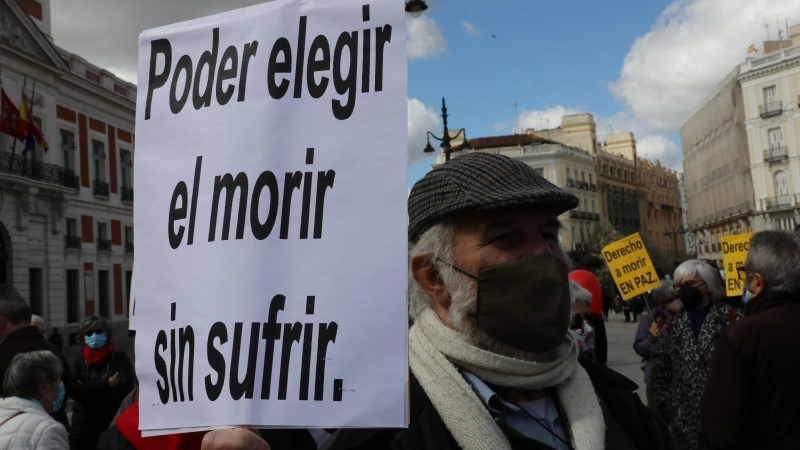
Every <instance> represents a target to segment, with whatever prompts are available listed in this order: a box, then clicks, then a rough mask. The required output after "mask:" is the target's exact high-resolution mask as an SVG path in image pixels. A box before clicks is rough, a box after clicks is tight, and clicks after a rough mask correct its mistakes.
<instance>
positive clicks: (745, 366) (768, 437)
mask: <svg viewBox="0 0 800 450" xmlns="http://www.w3.org/2000/svg"><path fill="white" fill-rule="evenodd" d="M739 270H740V272H739V273H740V279H741V280H742V284H743V285H744V287H745V289H746V294H745V299H746V304H745V307H744V314H745V317H744V318H743V319H742V320H739V321H737V322H736V323H735V324H734V325H732V326H731V327H729V328H728V329H726V330H725V331H723V332H722V333H721V334H720V336H719V339H718V340H717V343H716V346H715V349H714V353H713V356H712V357H711V364H710V365H711V367H710V370H709V373H708V378H707V379H706V385H705V390H704V391H703V396H702V399H701V401H700V448H701V449H756V448H763V449H778V450H780V449H797V448H800V427H798V424H800V390H798V389H797V374H798V373H800V345H798V342H800V329H798V328H797V319H798V318H800V236H798V235H797V234H796V233H792V232H789V231H762V232H759V233H756V234H755V235H753V238H752V239H751V240H750V251H749V252H748V254H747V259H746V260H745V263H744V267H742V268H740V269H739Z"/></svg>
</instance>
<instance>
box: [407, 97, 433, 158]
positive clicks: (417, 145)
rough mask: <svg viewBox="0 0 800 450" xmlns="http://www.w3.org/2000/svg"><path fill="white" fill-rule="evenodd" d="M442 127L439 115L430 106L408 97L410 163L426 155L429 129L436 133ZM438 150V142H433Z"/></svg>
mask: <svg viewBox="0 0 800 450" xmlns="http://www.w3.org/2000/svg"><path fill="white" fill-rule="evenodd" d="M440 129H441V126H440V125H439V116H438V115H437V114H436V111H434V109H433V108H432V107H430V106H425V104H424V103H422V102H421V101H419V100H417V99H415V98H409V99H408V165H409V166H410V165H411V164H413V163H415V162H417V161H419V160H421V159H422V158H424V157H425V156H426V155H425V154H424V153H423V152H422V150H423V149H425V144H426V143H427V139H426V135H427V132H428V131H431V132H434V133H436V132H437V131H438V130H440ZM431 145H433V147H434V148H435V149H436V150H437V151H438V149H439V147H438V146H437V145H436V143H432V144H431Z"/></svg>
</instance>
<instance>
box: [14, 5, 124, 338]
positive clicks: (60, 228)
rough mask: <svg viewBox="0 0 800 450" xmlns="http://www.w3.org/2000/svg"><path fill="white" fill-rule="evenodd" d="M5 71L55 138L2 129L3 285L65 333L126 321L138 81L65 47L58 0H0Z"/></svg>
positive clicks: (16, 101)
mask: <svg viewBox="0 0 800 450" xmlns="http://www.w3.org/2000/svg"><path fill="white" fill-rule="evenodd" d="M101 38H102V37H101V36H98V39H101ZM0 70H2V87H3V90H5V92H6V93H7V94H8V96H9V97H10V99H11V100H12V101H13V103H14V104H16V105H17V106H19V104H20V100H21V96H22V92H23V88H24V91H25V95H26V96H27V97H28V98H32V103H33V115H34V118H35V120H36V121H37V122H38V123H39V124H40V128H41V130H42V132H43V134H44V136H45V138H46V140H47V141H48V143H49V147H50V148H49V151H45V150H44V148H42V147H41V146H37V148H36V149H35V151H30V152H26V153H25V154H23V153H22V148H23V145H22V143H20V142H16V143H14V139H13V138H11V137H10V136H7V135H0V147H1V149H0V283H11V284H13V285H14V286H16V287H17V288H18V289H19V291H20V292H21V293H22V294H23V296H24V297H25V298H27V299H28V301H29V302H30V305H31V308H32V309H33V311H34V313H36V314H39V315H41V316H43V317H44V318H45V320H46V321H47V324H48V326H49V327H54V326H55V327H59V328H60V329H61V333H62V334H64V335H66V334H68V333H69V332H70V331H72V330H75V329H76V328H77V326H78V324H79V323H80V322H81V321H82V320H83V319H84V318H85V317H87V316H90V315H95V314H97V315H103V316H106V317H108V318H109V319H110V320H111V321H112V322H113V323H114V326H115V327H120V328H125V325H126V324H127V320H126V318H127V310H128V296H127V292H128V289H129V287H130V280H131V274H132V270H133V161H134V136H133V131H134V122H135V109H136V105H135V100H136V86H135V85H133V84H130V83H128V82H126V81H124V80H122V79H120V78H118V77H116V76H114V75H113V74H111V73H109V72H107V71H105V70H103V69H102V68H100V67H97V66H95V65H92V64H91V63H89V62H88V61H86V60H84V59H82V58H81V57H79V56H77V55H74V54H71V53H69V52H67V51H66V50H64V49H61V48H58V47H57V46H56V45H55V44H54V40H53V38H52V37H51V36H50V2H49V0H24V1H22V0H20V1H19V2H18V1H17V0H0ZM34 86H35V90H36V92H35V96H34V93H33V90H34ZM12 148H13V149H14V150H13V151H12Z"/></svg>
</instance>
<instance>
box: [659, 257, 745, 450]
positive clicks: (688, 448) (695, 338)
mask: <svg viewBox="0 0 800 450" xmlns="http://www.w3.org/2000/svg"><path fill="white" fill-rule="evenodd" d="M674 278H675V282H674V285H673V290H674V292H675V294H676V295H677V297H678V298H679V299H680V300H681V302H682V303H683V306H684V308H683V309H682V310H681V311H680V312H679V313H678V314H676V315H674V316H672V317H671V318H670V319H669V320H668V321H667V323H666V324H664V326H663V327H662V328H661V330H660V331H659V334H658V338H657V339H656V343H655V345H654V346H653V347H652V349H651V350H650V355H651V358H652V360H653V369H652V372H651V375H650V388H651V389H652V391H653V396H654V397H655V400H656V404H657V405H658V408H659V409H660V410H661V411H662V412H663V413H664V415H665V416H666V418H667V420H668V422H669V424H670V429H672V432H673V433H674V435H675V440H676V441H677V444H678V447H679V448H680V449H681V450H696V449H697V443H698V434H697V433H698V426H699V423H700V413H699V403H700V395H701V394H702V393H703V385H704V384H705V381H706V375H708V364H709V361H710V360H711V352H712V351H713V350H714V342H715V341H716V339H717V337H718V336H719V334H720V333H721V332H722V330H724V329H725V328H727V327H728V326H729V325H730V324H731V323H733V322H735V321H736V320H737V319H738V318H741V317H742V312H741V311H740V310H737V309H736V308H733V307H730V306H728V305H725V304H723V303H721V302H720V299H721V298H722V297H723V296H724V292H725V291H724V289H723V286H722V283H721V282H720V278H719V276H718V274H717V273H716V269H714V267H713V266H711V265H710V264H708V263H707V262H705V261H700V260H696V259H693V260H689V261H686V262H684V263H683V264H681V265H680V266H678V267H677V268H676V269H675V275H674Z"/></svg>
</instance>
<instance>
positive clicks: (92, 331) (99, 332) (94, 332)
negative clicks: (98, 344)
mask: <svg viewBox="0 0 800 450" xmlns="http://www.w3.org/2000/svg"><path fill="white" fill-rule="evenodd" d="M105 332H106V330H90V331H87V332H86V333H84V336H86V337H89V336H91V335H93V334H98V335H100V334H103V333H105Z"/></svg>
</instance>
